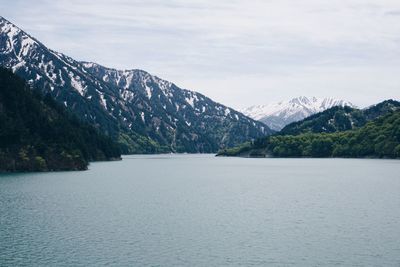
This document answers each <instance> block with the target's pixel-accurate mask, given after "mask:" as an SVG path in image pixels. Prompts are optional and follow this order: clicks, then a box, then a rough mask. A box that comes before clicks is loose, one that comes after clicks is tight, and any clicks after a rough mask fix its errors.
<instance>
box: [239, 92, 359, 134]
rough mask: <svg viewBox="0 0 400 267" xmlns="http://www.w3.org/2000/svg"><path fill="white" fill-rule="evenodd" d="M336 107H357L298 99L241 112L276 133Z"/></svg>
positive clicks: (325, 101) (326, 100)
mask: <svg viewBox="0 0 400 267" xmlns="http://www.w3.org/2000/svg"><path fill="white" fill-rule="evenodd" d="M334 106H341V107H344V106H349V107H353V108H355V106H354V105H353V104H352V103H350V102H348V101H345V100H340V99H335V98H316V97H305V96H301V97H297V98H293V99H291V100H287V101H281V102H278V103H271V104H268V105H258V106H251V107H249V108H246V109H243V110H241V112H243V114H245V115H247V116H249V117H251V118H253V119H255V120H258V121H261V122H263V123H265V124H266V125H267V126H268V127H270V128H271V129H273V130H275V131H280V130H281V129H282V128H283V127H285V126H286V125H288V124H290V123H292V122H296V121H300V120H302V119H304V118H307V117H309V116H311V115H313V114H315V113H318V112H321V111H324V110H327V109H329V108H331V107H334Z"/></svg>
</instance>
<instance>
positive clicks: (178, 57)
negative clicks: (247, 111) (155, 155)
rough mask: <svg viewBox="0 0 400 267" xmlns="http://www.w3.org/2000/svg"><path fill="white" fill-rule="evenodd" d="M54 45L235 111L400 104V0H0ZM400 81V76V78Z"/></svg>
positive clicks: (6, 9) (15, 18) (12, 16)
mask: <svg viewBox="0 0 400 267" xmlns="http://www.w3.org/2000/svg"><path fill="white" fill-rule="evenodd" d="M0 8H1V10H2V11H3V12H4V13H3V14H2V15H4V16H5V17H6V18H8V19H10V20H11V21H13V22H14V23H16V24H17V25H20V26H21V27H22V28H24V29H25V30H27V31H28V32H30V33H31V34H32V35H34V36H36V37H37V38H38V39H40V40H41V41H43V42H44V43H45V44H47V45H48V46H49V47H51V48H53V49H55V50H59V51H61V52H64V53H66V54H68V55H71V56H72V57H75V58H77V59H82V60H92V61H97V62H99V63H102V64H105V65H108V66H112V67H117V68H141V69H145V70H148V71H150V72H152V73H154V74H156V75H158V76H160V77H163V78H166V79H169V80H171V81H173V82H175V83H177V84H178V85H181V86H183V87H186V88H190V89H193V90H197V91H200V92H202V93H204V94H206V95H209V96H211V97H213V98H215V99H216V100H218V101H220V102H223V103H225V104H228V105H231V106H233V107H243V106H245V105H250V104H253V103H254V104H259V103H268V102H269V101H271V100H272V99H273V100H276V99H282V98H287V97H292V96H298V95H318V96H339V97H342V98H345V99H348V100H350V101H353V102H355V103H356V104H358V105H367V104H372V103H373V102H376V101H379V100H381V99H382V98H390V97H392V98H400V95H399V91H400V90H399V89H400V78H399V77H400V75H396V74H397V73H398V72H399V69H400V46H399V43H400V37H399V36H400V15H399V14H400V2H399V1H398V0H396V1H393V0H380V1H371V0H347V1H344V0H330V1H320V0H303V1H291V0H269V1H266V0H264V1H261V0H260V1H258V0H252V1H244V0H242V1H239V0H236V1H235V0H231V1H228V0H219V1H210V0H208V1H183V0H182V1H179V0H175V1H165V0H163V1H161V0H159V1H155V0H151V1H149V0H147V1H127V0H117V1H112V2H111V1H105V0H98V1H83V0H79V1H78V0H59V1H50V0H37V1H35V5H32V4H31V3H29V1H27V0H25V1H24V0H15V1H13V2H12V3H10V1H7V0H0ZM398 76H399V77H398Z"/></svg>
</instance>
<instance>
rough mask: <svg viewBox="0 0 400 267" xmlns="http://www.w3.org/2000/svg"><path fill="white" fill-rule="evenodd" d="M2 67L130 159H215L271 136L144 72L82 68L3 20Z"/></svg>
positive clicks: (244, 118)
mask: <svg viewBox="0 0 400 267" xmlns="http://www.w3.org/2000/svg"><path fill="white" fill-rule="evenodd" d="M0 65H1V66H3V67H6V68H10V69H12V70H13V72H14V73H16V74H17V75H19V76H20V77H22V78H24V79H26V80H27V81H28V82H29V83H30V84H32V85H35V87H36V88H41V90H42V93H44V94H47V93H48V94H50V95H51V96H52V97H53V98H54V99H56V101H57V102H59V103H62V104H63V105H65V106H66V107H67V109H69V110H71V111H72V112H74V113H75V114H77V115H78V116H79V117H80V118H81V119H82V120H84V121H87V122H89V123H91V124H92V125H95V126H96V127H97V128H99V129H101V131H103V132H104V133H106V134H107V135H109V136H111V137H113V138H114V139H115V140H118V141H119V142H120V143H121V146H122V148H123V152H124V153H163V152H190V153H199V152H200V153H203V152H216V151H217V150H218V149H221V148H223V147H229V146H234V145H237V144H239V143H241V142H244V141H245V140H247V139H256V138H259V137H262V136H265V135H268V134H271V133H272V132H273V131H271V130H270V129H269V128H268V127H267V126H266V125H264V124H263V123H261V122H258V121H255V120H253V119H251V118H249V117H247V116H245V115H243V114H241V113H240V112H238V111H236V110H234V109H232V108H229V107H226V106H224V105H222V104H219V103H217V102H214V101H212V100H211V99H210V98H208V97H206V96H204V95H202V94H200V93H197V92H194V91H190V90H186V89H181V88H179V87H178V86H176V85H175V84H173V83H171V82H168V81H165V80H162V79H161V78H158V77H156V76H153V75H151V74H150V73H147V72H145V71H143V70H126V71H120V70H116V69H111V68H106V67H103V66H101V65H99V64H96V63H89V62H84V61H82V62H81V61H76V60H74V59H72V58H71V57H68V56H66V55H64V54H62V53H58V52H56V51H54V50H51V49H48V48H47V47H46V46H45V45H44V44H42V43H41V42H39V41H37V40H36V39H35V38H33V37H31V36H30V35H29V34H27V33H25V32H24V31H23V30H21V29H19V28H18V27H17V26H15V25H14V24H12V23H11V22H9V21H8V20H6V19H4V18H1V17H0Z"/></svg>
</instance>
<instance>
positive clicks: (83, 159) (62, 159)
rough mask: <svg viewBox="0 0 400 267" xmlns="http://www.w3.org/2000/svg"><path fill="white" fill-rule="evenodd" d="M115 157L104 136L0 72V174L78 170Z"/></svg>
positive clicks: (116, 151)
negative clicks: (3, 172) (7, 172)
mask: <svg viewBox="0 0 400 267" xmlns="http://www.w3.org/2000/svg"><path fill="white" fill-rule="evenodd" d="M120 156H121V154H120V151H119V147H118V145H117V144H116V143H114V142H113V141H112V140H111V139H110V138H109V137H106V136H104V135H102V134H100V133H99V132H98V130H96V129H95V128H94V127H93V126H90V125H88V124H86V123H83V122H81V121H79V120H78V119H77V118H76V117H75V116H73V115H71V114H70V113H69V112H67V111H66V110H65V107H64V106H61V105H59V104H58V103H56V102H55V101H54V100H53V99H52V98H51V97H43V96H42V95H41V94H39V93H38V92H37V91H34V90H32V89H31V87H30V86H28V85H27V84H26V83H25V81H24V80H22V79H21V78H19V77H18V76H16V75H15V74H13V73H12V72H11V71H9V70H6V69H3V68H0V171H48V170H53V171H56V170H84V169H86V168H87V165H88V162H89V161H96V160H111V159H117V158H120Z"/></svg>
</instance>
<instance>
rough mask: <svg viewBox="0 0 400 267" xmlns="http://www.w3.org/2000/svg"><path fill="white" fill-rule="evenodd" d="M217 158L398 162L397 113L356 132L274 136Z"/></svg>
mask: <svg viewBox="0 0 400 267" xmlns="http://www.w3.org/2000/svg"><path fill="white" fill-rule="evenodd" d="M219 155H225V156H252V157H268V156H271V157H345V158H346V157H352V158H360V157H371V158H400V111H399V110H397V111H389V113H388V114H387V115H385V116H383V117H379V118H377V119H375V120H374V121H372V122H369V123H367V124H366V125H365V126H363V127H361V128H358V129H355V130H350V131H343V132H335V133H305V134H300V135H275V136H270V137H267V138H262V139H258V140H256V141H255V142H253V143H247V144H244V145H242V146H241V147H237V148H234V149H230V150H224V151H221V152H220V153H219Z"/></svg>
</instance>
